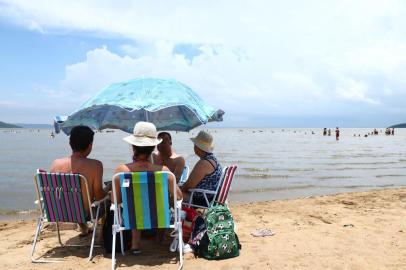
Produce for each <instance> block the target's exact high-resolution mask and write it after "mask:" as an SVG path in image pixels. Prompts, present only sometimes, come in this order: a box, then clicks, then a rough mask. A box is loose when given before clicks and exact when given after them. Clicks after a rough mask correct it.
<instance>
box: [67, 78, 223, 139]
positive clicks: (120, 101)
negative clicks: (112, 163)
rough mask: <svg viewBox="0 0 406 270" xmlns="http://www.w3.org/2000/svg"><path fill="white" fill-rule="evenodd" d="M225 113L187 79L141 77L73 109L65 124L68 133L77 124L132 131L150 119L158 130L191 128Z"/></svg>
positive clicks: (120, 84) (104, 91)
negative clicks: (190, 86) (188, 82)
mask: <svg viewBox="0 0 406 270" xmlns="http://www.w3.org/2000/svg"><path fill="white" fill-rule="evenodd" d="M223 114H224V112H223V111H222V110H215V109H214V108H212V107H210V106H208V105H207V104H205V103H204V102H203V100H202V99H201V98H200V97H199V96H198V95H197V94H196V93H195V92H194V91H193V90H192V89H191V88H189V87H188V86H186V85H185V84H183V83H180V82H178V81H176V80H171V79H156V78H141V79H135V80H130V81H125V82H120V83H115V84H112V85H110V86H108V87H106V88H104V89H102V90H101V91H100V92H99V93H98V94H97V95H96V96H94V97H93V98H91V99H89V100H88V101H87V102H85V103H84V104H83V105H82V106H81V107H80V108H79V109H78V110H77V111H75V112H74V113H72V115H71V116H69V117H68V119H67V120H66V121H65V122H63V123H62V124H61V128H62V130H63V131H64V132H65V133H66V134H70V130H71V129H72V128H73V127H74V126H77V125H86V126H89V127H90V128H92V129H98V130H101V129H105V128H113V129H121V130H123V131H125V132H128V133H132V131H133V128H134V125H135V123H137V122H139V121H147V122H151V123H154V124H155V126H156V127H157V129H158V130H174V131H175V130H176V131H189V130H191V129H193V128H195V127H197V126H199V125H201V124H206V123H207V122H211V121H222V120H223V119H222V116H223Z"/></svg>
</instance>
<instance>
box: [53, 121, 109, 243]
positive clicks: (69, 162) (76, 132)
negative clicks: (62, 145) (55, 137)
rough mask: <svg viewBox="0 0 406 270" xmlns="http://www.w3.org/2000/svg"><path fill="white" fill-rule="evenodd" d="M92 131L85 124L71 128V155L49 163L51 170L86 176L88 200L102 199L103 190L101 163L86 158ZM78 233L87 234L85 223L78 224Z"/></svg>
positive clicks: (87, 209) (83, 191)
mask: <svg viewBox="0 0 406 270" xmlns="http://www.w3.org/2000/svg"><path fill="white" fill-rule="evenodd" d="M93 136H94V132H93V131H92V130H91V129H90V128H89V127H86V126H76V127H74V128H73V129H72V131H71V134H70V138H69V144H70V147H71V148H72V155H70V156H69V157H64V158H60V159H56V160H55V161H54V162H53V163H52V165H51V172H60V173H79V174H81V175H83V176H84V177H86V179H87V184H88V187H89V195H90V201H91V202H92V201H93V200H100V199H103V197H104V196H105V194H106V193H105V191H104V190H103V186H102V177H103V164H102V163H101V162H100V161H98V160H95V159H90V158H87V156H88V155H89V154H90V152H91V151H92V145H93ZM82 196H83V204H84V208H85V211H86V212H87V213H89V205H88V203H87V201H88V200H87V194H86V190H85V189H83V190H82ZM79 227H80V229H81V234H80V235H86V234H87V232H88V231H87V226H86V224H83V223H81V224H79Z"/></svg>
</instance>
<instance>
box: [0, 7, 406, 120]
mask: <svg viewBox="0 0 406 270" xmlns="http://www.w3.org/2000/svg"><path fill="white" fill-rule="evenodd" d="M139 77H159V78H173V79H177V80H179V81H181V82H183V83H185V84H187V85H188V86H190V87H191V88H192V89H194V90H195V91H196V92H197V93H198V94H199V95H200V96H201V97H202V98H203V99H204V100H205V101H206V102H207V103H208V104H210V105H211V106H213V107H215V108H220V109H223V110H224V111H225V112H226V114H225V115H224V122H223V123H221V125H222V126H226V127H325V126H326V127H335V126H340V127H385V126H388V125H391V124H396V123H402V122H406V107H405V106H404V103H405V101H406V2H405V1H402V0H399V1H392V0H386V1H381V0H357V1H352V0H351V1H350V0H337V1H333V0H319V1H314V0H313V1H312V0H308V1H299V0H297V1H292V0H287V1H273V0H263V1H259V0H250V1H247V0H246V1H239V0H222V1H218V0H217V1H213V0H206V1H169V0H162V1H151V0H150V1H127V0H120V1H107V0H98V1H90V0H82V1H62V0H52V1H51V0H36V1H30V0H0V121H5V122H12V123H51V122H52V118H53V116H55V115H69V114H70V113H71V112H73V111H74V110H75V109H77V108H78V107H80V105H81V104H83V103H84V102H85V101H86V100H87V99H88V98H90V97H91V96H93V95H94V94H95V93H97V92H98V91H99V90H100V89H101V88H103V87H105V86H107V85H109V84H111V83H113V82H119V81H123V80H129V79H134V78H139Z"/></svg>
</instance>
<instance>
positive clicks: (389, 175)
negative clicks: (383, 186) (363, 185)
mask: <svg viewBox="0 0 406 270" xmlns="http://www.w3.org/2000/svg"><path fill="white" fill-rule="evenodd" d="M404 176H406V175H404V174H381V175H376V176H375V177H376V178H384V177H404Z"/></svg>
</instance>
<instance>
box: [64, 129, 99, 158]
mask: <svg viewBox="0 0 406 270" xmlns="http://www.w3.org/2000/svg"><path fill="white" fill-rule="evenodd" d="M93 137H94V132H93V130H91V129H90V128H89V127H87V126H76V127H74V128H72V130H71V132H70V137H69V144H70V147H71V148H72V151H73V152H81V151H85V150H86V149H87V148H88V147H89V145H90V144H91V143H93Z"/></svg>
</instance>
